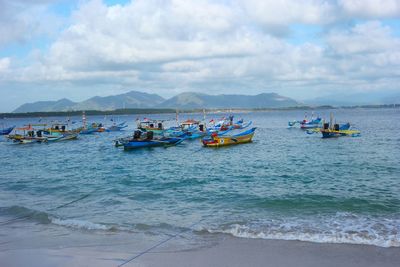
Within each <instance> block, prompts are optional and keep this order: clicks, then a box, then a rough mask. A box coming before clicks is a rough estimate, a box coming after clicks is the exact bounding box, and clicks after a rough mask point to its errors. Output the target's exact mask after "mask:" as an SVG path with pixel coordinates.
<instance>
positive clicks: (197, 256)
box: [0, 235, 400, 267]
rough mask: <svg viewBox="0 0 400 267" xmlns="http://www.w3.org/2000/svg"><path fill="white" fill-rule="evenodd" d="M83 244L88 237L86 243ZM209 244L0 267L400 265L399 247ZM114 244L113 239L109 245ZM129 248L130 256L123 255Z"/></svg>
mask: <svg viewBox="0 0 400 267" xmlns="http://www.w3.org/2000/svg"><path fill="white" fill-rule="evenodd" d="M86 239H87V238H86ZM213 239H214V242H212V243H211V244H208V245H204V244H203V245H202V246H200V247H197V248H191V249H185V248H183V247H181V248H179V245H177V244H176V243H174V242H172V243H171V244H168V242H167V243H165V244H163V245H161V246H159V247H157V248H155V249H154V250H151V251H149V252H148V253H145V254H143V255H141V256H139V257H137V258H135V259H134V260H132V261H130V262H128V263H126V264H124V263H125V262H126V261H127V260H129V259H131V258H133V257H134V256H136V255H138V254H140V253H141V252H142V251H144V250H145V247H140V246H138V244H135V243H130V244H128V243H123V242H122V243H119V244H118V243H114V244H111V245H107V243H103V244H101V245H100V244H97V245H92V246H90V245H87V246H85V245H82V246H79V245H76V246H65V247H63V246H58V248H43V247H41V246H40V244H38V248H33V247H30V248H20V249H18V248H16V249H10V250H7V249H4V248H5V247H7V244H2V250H1V252H0V262H1V266H5V267H17V266H18V267H19V266H31V267H36V266H37V267H39V266H40V267H47V266H49V267H50V266H96V267H100V266H120V265H121V264H124V265H123V266H138V267H139V266H140V267H147V266H149V267H150V266H160V267H161V266H162V267H168V266H171V267H180V266H182V267H186V266H191V267H197V266H198V267H200V266H218V267H220V266H229V267H232V266H273V267H281V266H282V267H284V266H298V267H312V266H316V267H317V266H332V267H333V266H349V267H350V266H351V267H358V266H359V267H361V266H362V267H368V266H371V267H372V266H379V267H391V266H393V267H394V266H398V263H399V262H400V248H382V247H376V246H369V245H349V244H319V243H311V242H300V241H282V240H263V239H243V238H234V237H231V236H226V235H218V236H217V237H216V236H214V238H213ZM114 242H115V240H114ZM130 249H131V253H129V252H128V251H129V250H130Z"/></svg>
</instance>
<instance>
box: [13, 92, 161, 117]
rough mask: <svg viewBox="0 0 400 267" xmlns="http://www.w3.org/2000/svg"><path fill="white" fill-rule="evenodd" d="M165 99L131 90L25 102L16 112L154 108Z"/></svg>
mask: <svg viewBox="0 0 400 267" xmlns="http://www.w3.org/2000/svg"><path fill="white" fill-rule="evenodd" d="M163 101H165V99H164V98H162V97H161V96H159V95H156V94H147V93H143V92H137V91H130V92H128V93H125V94H120V95H114V96H106V97H100V96H95V97H92V98H89V99H87V100H85V101H82V102H78V103H75V102H72V101H71V100H68V99H65V98H64V99H60V100H58V101H39V102H34V103H27V104H23V105H22V106H20V107H19V108H17V109H16V110H14V111H13V112H14V113H24V112H41V111H71V110H115V109H122V108H153V107H155V106H158V105H159V104H160V103H162V102H163Z"/></svg>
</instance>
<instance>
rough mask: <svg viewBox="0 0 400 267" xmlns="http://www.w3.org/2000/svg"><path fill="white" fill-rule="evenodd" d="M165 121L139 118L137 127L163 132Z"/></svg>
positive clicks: (157, 132)
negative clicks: (140, 119)
mask: <svg viewBox="0 0 400 267" xmlns="http://www.w3.org/2000/svg"><path fill="white" fill-rule="evenodd" d="M163 122H164V121H162V120H150V119H147V118H145V119H144V120H142V121H139V120H137V128H138V129H139V130H142V131H145V132H149V131H150V132H153V133H155V134H162V133H163V132H164V124H163Z"/></svg>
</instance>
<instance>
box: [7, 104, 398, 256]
mask: <svg viewBox="0 0 400 267" xmlns="http://www.w3.org/2000/svg"><path fill="white" fill-rule="evenodd" d="M331 112H332V113H333V114H334V117H335V120H336V121H337V122H343V123H345V122H350V123H351V124H352V125H353V127H354V128H357V129H359V130H360V131H361V136H359V137H341V138H332V139H322V138H321V135H320V134H307V133H306V132H305V131H303V130H301V129H299V128H291V129H289V128H288V121H293V120H302V119H303V118H304V116H305V113H308V117H309V118H310V116H311V111H310V110H308V111H305V110H291V111H265V112H264V111H262V112H261V111H260V112H240V113H234V114H233V115H234V116H235V120H236V119H240V118H243V119H244V120H245V121H253V126H254V127H257V130H256V133H255V135H254V138H253V142H252V143H248V144H242V145H237V146H230V147H222V148H218V149H215V148H206V147H203V146H202V144H201V142H200V141H199V140H191V141H185V142H183V143H181V144H179V145H177V146H171V147H155V148H146V149H140V150H133V151H124V150H123V149H121V148H117V147H115V146H114V143H113V140H115V139H116V138H119V137H124V136H127V135H132V133H133V131H134V128H135V126H136V122H135V121H136V119H137V118H138V117H140V118H145V117H147V118H154V119H162V120H165V123H166V124H171V125H173V124H174V123H175V114H155V115H148V114H141V115H125V116H115V117H111V116H107V117H104V116H87V117H88V121H93V122H94V121H96V122H103V123H105V124H109V125H110V124H111V123H112V122H111V121H110V120H111V119H113V120H114V121H118V122H122V121H126V122H127V123H128V125H129V127H128V128H127V129H126V130H125V131H123V132H104V133H96V134H93V135H80V136H79V138H78V140H75V141H65V142H54V143H48V144H25V145H17V144H13V143H12V142H10V141H7V139H6V138H4V137H1V140H0V155H1V158H0V162H1V169H0V251H3V252H4V251H8V250H16V249H20V248H37V247H46V248H53V247H57V248H60V247H68V246H70V247H74V246H101V245H104V246H106V245H108V246H111V245H113V244H116V245H117V244H120V245H121V244H122V245H123V248H124V249H125V250H126V251H129V250H130V249H132V251H136V252H138V251H140V250H141V249H145V248H146V247H149V246H152V245H153V244H157V242H162V241H163V240H166V239H168V240H170V241H169V242H175V243H174V244H175V245H176V248H195V247H196V246H200V245H201V246H203V245H207V244H208V243H210V242H216V240H218V238H220V237H221V236H222V237H223V236H234V237H239V238H260V239H278V240H301V241H310V242H318V243H346V244H366V245H374V246H379V247H399V246H400V135H399V127H400V123H399V119H400V109H398V108H389V109H372V108H371V109H363V108H360V109H334V110H329V109H325V110H314V111H313V113H314V116H317V115H319V116H321V117H323V118H329V115H330V113H331ZM228 115H229V113H223V112H221V113H213V114H206V121H210V120H211V119H214V120H218V119H220V118H221V117H223V116H228ZM189 118H193V119H203V114H200V113H199V114H180V118H179V119H180V120H184V119H189ZM66 119H67V118H65V117H53V118H18V119H3V120H2V123H6V124H8V125H17V126H22V125H25V124H29V123H43V122H46V123H51V122H55V121H66ZM69 121H70V123H72V122H75V124H73V125H74V127H75V126H76V127H78V126H80V125H81V118H80V117H72V118H69ZM172 239H175V240H172ZM132 246H135V249H133V248H132ZM136 252H135V253H136Z"/></svg>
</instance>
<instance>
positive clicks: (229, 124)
mask: <svg viewBox="0 0 400 267" xmlns="http://www.w3.org/2000/svg"><path fill="white" fill-rule="evenodd" d="M233 118H234V116H233V115H231V116H229V118H228V119H227V118H225V117H224V118H222V119H221V120H220V121H219V122H217V123H215V121H214V120H211V121H210V123H214V124H213V125H212V126H211V127H210V128H208V129H207V130H208V131H209V132H213V131H226V130H234V129H245V128H247V127H249V126H250V125H251V124H252V123H253V122H252V121H249V122H247V123H245V122H244V121H243V119H240V120H238V121H236V122H233Z"/></svg>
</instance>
